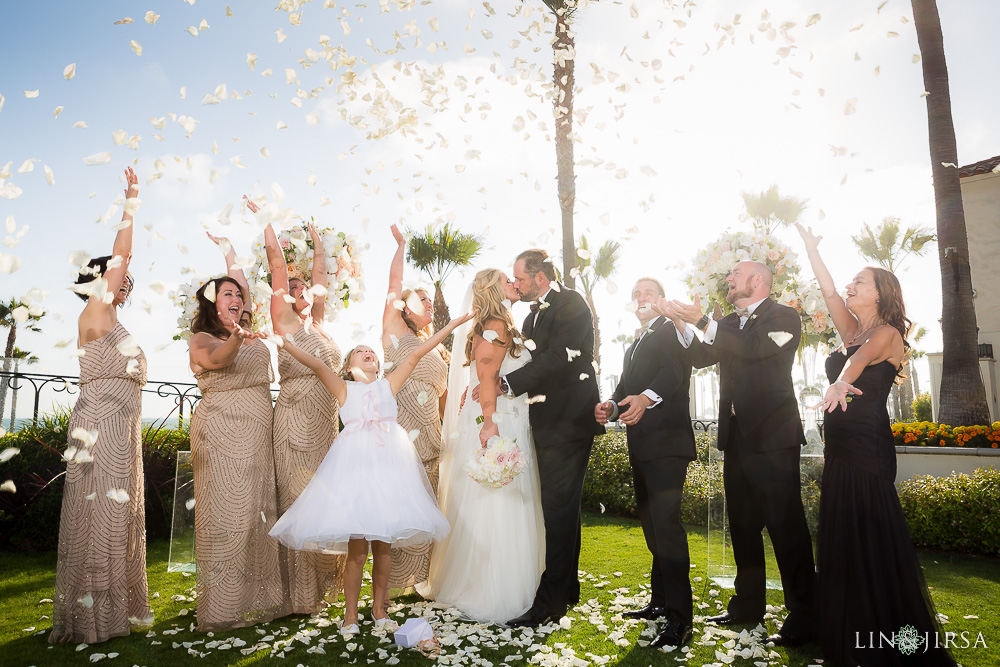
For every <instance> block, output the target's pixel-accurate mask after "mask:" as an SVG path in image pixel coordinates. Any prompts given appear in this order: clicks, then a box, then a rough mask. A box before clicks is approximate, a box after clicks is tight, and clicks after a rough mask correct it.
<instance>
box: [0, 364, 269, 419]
mask: <svg viewBox="0 0 1000 667" xmlns="http://www.w3.org/2000/svg"><path fill="white" fill-rule="evenodd" d="M2 382H6V383H7V387H8V388H9V389H11V390H14V391H24V390H26V389H28V388H29V387H30V389H31V391H32V397H31V399H32V418H31V421H32V423H36V424H37V423H38V410H39V406H40V404H41V399H42V390H43V389H45V388H46V387H49V388H50V389H51V390H52V392H53V393H65V394H66V395H67V396H72V395H74V394H76V393H77V392H78V390H79V385H80V378H79V377H77V376H75V375H48V374H45V373H21V372H14V371H7V372H4V371H0V383H2ZM142 392H143V393H144V394H149V395H155V396H158V397H160V398H165V399H168V400H172V401H173V407H172V409H171V410H170V413H169V414H168V415H167V418H169V417H170V414H172V413H173V411H174V410H176V411H177V421H178V423H179V424H183V423H184V420H185V419H187V418H190V415H191V414H193V413H194V408H195V405H197V403H198V401H200V400H201V392H200V391H198V385H197V384H196V383H194V382H174V381H164V380H147V382H146V386H145V387H143V389H142ZM277 393H278V389H277V388H275V387H272V388H271V400H272V401H273V400H274V399H275V397H276V396H277ZM8 399H9V395H8ZM11 425H12V426H13V417H12V419H11Z"/></svg>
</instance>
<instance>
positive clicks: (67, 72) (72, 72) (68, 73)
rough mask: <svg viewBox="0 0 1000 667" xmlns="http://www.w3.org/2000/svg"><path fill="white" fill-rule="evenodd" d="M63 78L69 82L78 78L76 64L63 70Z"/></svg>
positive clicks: (71, 64)
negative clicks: (75, 77)
mask: <svg viewBox="0 0 1000 667" xmlns="http://www.w3.org/2000/svg"><path fill="white" fill-rule="evenodd" d="M63 76H64V77H66V80H67V81H69V80H70V79H72V78H73V77H74V76H76V63H70V64H69V65H66V67H65V69H63Z"/></svg>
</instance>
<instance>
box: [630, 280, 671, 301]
mask: <svg viewBox="0 0 1000 667" xmlns="http://www.w3.org/2000/svg"><path fill="white" fill-rule="evenodd" d="M642 282H646V283H653V284H654V285H656V291H657V292H659V293H660V296H662V297H666V296H667V292H666V290H664V289H663V283H661V282H660V281H659V280H657V279H656V278H650V277H649V276H645V277H643V278H639V279H638V280H636V281H635V284H636V285H638V284H639V283H642Z"/></svg>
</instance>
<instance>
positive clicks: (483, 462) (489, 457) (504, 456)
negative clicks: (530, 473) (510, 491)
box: [465, 435, 528, 489]
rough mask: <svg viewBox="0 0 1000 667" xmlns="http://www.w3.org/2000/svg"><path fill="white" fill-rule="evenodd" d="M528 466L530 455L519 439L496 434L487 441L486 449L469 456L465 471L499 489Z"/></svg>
mask: <svg viewBox="0 0 1000 667" xmlns="http://www.w3.org/2000/svg"><path fill="white" fill-rule="evenodd" d="M527 467H528V457H527V456H525V455H524V453H523V452H522V451H521V449H520V447H518V446H517V440H510V441H508V440H505V439H503V438H501V437H499V436H496V435H495V436H493V437H492V438H490V439H489V440H488V441H487V442H486V448H485V449H480V450H479V451H478V452H476V453H475V454H473V455H472V456H471V457H469V460H468V461H467V462H466V463H465V472H466V474H468V475H469V477H471V478H472V479H474V480H476V481H477V482H478V483H479V484H482V485H483V486H491V487H493V488H494V489H499V488H500V487H502V486H507V485H508V484H510V483H511V481H513V479H514V478H515V477H517V476H518V475H519V474H521V473H522V472H524V469H525V468H527Z"/></svg>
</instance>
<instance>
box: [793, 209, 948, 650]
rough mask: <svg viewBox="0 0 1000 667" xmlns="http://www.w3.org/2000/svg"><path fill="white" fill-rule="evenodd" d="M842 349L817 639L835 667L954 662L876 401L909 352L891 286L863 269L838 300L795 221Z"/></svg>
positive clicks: (823, 515) (884, 275)
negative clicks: (898, 486) (908, 522)
mask: <svg viewBox="0 0 1000 667" xmlns="http://www.w3.org/2000/svg"><path fill="white" fill-rule="evenodd" d="M796 227H797V228H798V230H799V234H801V236H802V240H803V241H804V242H805V245H806V250H807V251H808V255H809V260H810V262H811V263H812V268H813V272H814V273H815V275H816V279H817V280H818V281H819V285H820V288H821V289H822V291H823V298H824V300H825V301H826V305H827V308H828V309H829V310H830V316H831V318H832V319H833V323H834V325H835V326H836V327H837V332H838V333H839V334H840V337H841V338H842V339H843V341H844V345H843V347H841V348H840V349H838V350H836V351H834V352H833V353H832V354H831V355H830V356H829V358H828V359H827V360H826V373H827V377H828V378H829V380H830V388H829V389H828V390H827V392H826V396H825V398H824V400H823V402H822V403H821V404H820V406H819V407H820V409H822V410H825V411H826V423H825V426H824V436H825V439H826V450H825V456H826V464H825V468H824V470H823V483H822V495H821V496H820V519H819V546H818V550H817V558H816V562H817V570H818V589H819V615H820V625H819V634H820V643H821V645H822V647H823V655H824V657H825V658H826V659H827V660H830V661H832V662H834V663H836V664H841V665H851V666H853V665H878V666H879V667H882V666H888V665H954V664H955V661H954V660H953V659H952V658H951V656H950V655H949V654H948V653H947V651H946V650H945V648H944V644H945V636H944V634H943V633H942V632H941V630H940V626H939V625H938V622H937V620H936V616H935V613H934V606H933V604H932V603H931V599H930V595H929V594H928V592H927V586H926V584H925V583H924V577H923V574H922V573H921V570H920V563H919V562H918V560H917V553H916V550H915V549H914V547H913V541H912V539H911V538H910V532H909V530H908V529H907V527H906V519H905V517H904V516H903V509H902V507H901V506H900V504H899V497H898V495H897V494H896V487H895V480H896V450H895V447H894V445H893V437H892V429H891V428H890V425H889V414H888V411H887V410H886V399H887V398H888V396H889V390H890V389H891V388H892V385H893V384H894V382H895V381H896V378H897V377H899V375H900V371H901V364H902V360H903V355H904V354H905V352H906V349H907V348H909V346H910V345H909V343H908V342H907V341H906V334H907V332H908V330H909V327H910V320H909V319H907V317H906V312H905V308H904V305H903V296H902V291H901V290H900V287H899V281H898V280H897V279H896V276H895V275H893V274H892V273H891V272H889V271H886V270H885V269H880V268H875V267H869V268H865V269H862V270H861V271H860V272H859V273H858V274H857V275H856V276H855V277H854V280H853V281H852V282H851V283H850V284H849V285H848V286H847V289H846V294H847V296H846V299H842V298H841V297H840V295H839V294H838V293H837V290H836V288H835V287H834V284H833V278H831V277H830V273H829V271H827V269H826V266H825V265H824V264H823V260H822V259H820V256H819V252H818V251H817V248H816V247H817V245H818V244H819V241H820V239H821V238H822V237H820V236H815V235H813V233H812V230H811V229H808V230H807V229H805V228H803V227H802V226H801V225H799V224H796Z"/></svg>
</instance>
